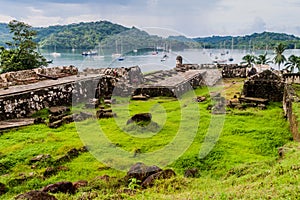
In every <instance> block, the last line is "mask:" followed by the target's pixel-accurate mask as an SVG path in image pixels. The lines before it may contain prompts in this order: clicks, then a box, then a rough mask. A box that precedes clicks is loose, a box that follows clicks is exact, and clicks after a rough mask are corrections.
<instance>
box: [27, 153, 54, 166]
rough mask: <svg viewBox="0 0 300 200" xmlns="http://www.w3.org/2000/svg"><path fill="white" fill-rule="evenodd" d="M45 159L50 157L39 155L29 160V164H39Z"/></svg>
mask: <svg viewBox="0 0 300 200" xmlns="http://www.w3.org/2000/svg"><path fill="white" fill-rule="evenodd" d="M47 159H51V156H50V155H49V154H40V155H38V156H36V157H33V158H31V159H30V164H33V163H36V162H41V161H45V160H47Z"/></svg>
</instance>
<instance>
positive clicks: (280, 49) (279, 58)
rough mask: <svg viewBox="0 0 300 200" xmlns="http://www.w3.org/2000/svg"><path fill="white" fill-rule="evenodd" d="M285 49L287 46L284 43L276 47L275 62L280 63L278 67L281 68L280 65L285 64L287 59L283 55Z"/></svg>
mask: <svg viewBox="0 0 300 200" xmlns="http://www.w3.org/2000/svg"><path fill="white" fill-rule="evenodd" d="M284 50H285V46H284V44H282V43H279V44H278V45H277V46H276V47H275V54H276V55H275V57H274V61H275V64H278V68H279V70H280V65H281V64H283V63H284V62H285V61H286V58H285V56H284V55H283V52H284Z"/></svg>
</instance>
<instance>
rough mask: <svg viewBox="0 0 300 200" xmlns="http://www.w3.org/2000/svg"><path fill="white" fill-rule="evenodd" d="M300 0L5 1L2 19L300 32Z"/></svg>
mask: <svg viewBox="0 0 300 200" xmlns="http://www.w3.org/2000/svg"><path fill="white" fill-rule="evenodd" d="M299 13H300V1H299V0H264V1H263V0H106V1H105V0H98V1H96V0H64V1H59V0H48V1H43V0H14V1H11V0H0V22H5V23H8V22H9V21H10V20H13V19H16V20H18V21H23V22H25V23H27V24H29V25H31V26H34V27H47V26H50V25H65V24H70V23H79V22H91V21H101V20H107V21H111V22H113V23H117V24H121V25H123V26H126V27H132V26H135V27H137V28H140V29H142V30H145V31H147V32H149V33H151V34H157V35H160V36H168V35H184V36H186V37H204V36H212V35H221V36H224V35H233V36H238V35H239V36H243V35H249V34H252V33H255V32H256V33H260V32H263V31H271V32H279V33H288V34H293V35H296V36H300V20H299Z"/></svg>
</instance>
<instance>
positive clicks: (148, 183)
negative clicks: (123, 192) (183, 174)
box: [141, 169, 176, 188]
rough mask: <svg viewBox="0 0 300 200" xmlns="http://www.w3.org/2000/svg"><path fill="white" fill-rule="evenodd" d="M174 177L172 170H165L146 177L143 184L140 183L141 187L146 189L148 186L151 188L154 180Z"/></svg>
mask: <svg viewBox="0 0 300 200" xmlns="http://www.w3.org/2000/svg"><path fill="white" fill-rule="evenodd" d="M174 176H176V173H175V172H174V171H173V170H172V169H166V170H163V171H159V172H157V173H155V174H152V175H150V176H148V177H147V178H146V179H145V180H144V181H143V182H142V185H141V186H142V187H144V188H146V187H149V186H153V185H154V182H155V180H159V179H169V178H172V177H174Z"/></svg>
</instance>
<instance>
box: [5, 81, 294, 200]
mask: <svg viewBox="0 0 300 200" xmlns="http://www.w3.org/2000/svg"><path fill="white" fill-rule="evenodd" d="M233 81H235V82H234V83H233ZM242 81H243V80H230V79H227V80H225V81H224V83H225V84H224V88H225V91H224V92H225V94H226V96H228V97H229V98H232V97H233V96H234V95H236V94H237V93H238V92H240V90H241V85H242ZM209 91H215V89H214V88H209V89H208V88H198V89H196V90H195V91H193V92H190V93H188V94H185V95H184V96H183V97H182V98H180V99H174V98H166V97H161V98H151V99H149V100H148V101H129V102H126V101H125V100H124V102H123V101H122V99H120V100H119V101H120V102H121V103H120V104H118V105H116V106H114V107H113V111H114V112H116V113H117V118H116V119H113V118H111V119H101V120H96V119H89V120H86V121H83V122H79V123H71V124H66V125H63V126H62V127H60V128H57V129H50V128H48V127H47V126H46V125H32V126H28V127H23V128H19V129H17V130H11V131H8V132H5V133H3V134H2V135H1V136H0V143H1V146H0V182H2V183H4V184H6V185H7V186H8V189H9V190H8V192H7V193H6V194H4V195H2V196H0V199H11V198H13V197H14V196H16V195H17V194H20V193H24V192H26V191H30V190H34V189H41V188H42V187H44V186H46V185H48V184H51V183H55V182H58V181H63V180H65V181H72V182H75V181H78V180H87V181H89V185H88V186H87V187H84V188H81V189H79V191H78V192H77V193H76V194H74V195H70V194H54V195H55V196H56V197H57V198H58V199H88V196H90V197H91V199H121V198H123V199H211V198H213V199H240V198H244V199H257V198H262V199H267V198H269V197H270V198H275V199H276V198H294V197H296V195H297V193H298V192H299V190H300V188H299V186H298V185H299V178H298V174H297V173H298V172H299V170H300V165H299V164H298V163H299V160H300V159H299V156H300V155H299V150H298V149H299V145H298V144H297V143H295V142H292V141H291V140H292V136H291V133H290V132H289V125H288V122H287V121H286V120H285V119H284V118H283V110H282V108H281V104H280V103H270V105H268V107H267V109H266V110H259V109H257V108H247V109H245V110H233V109H227V110H226V115H212V114H211V111H210V110H209V109H207V108H208V107H210V106H211V104H213V102H211V98H210V95H209ZM222 94H224V93H222ZM195 96H206V97H207V100H206V101H205V102H201V103H196V102H195V100H194V97H195ZM74 110H80V108H76V109H74ZM141 112H150V113H151V114H152V116H153V118H152V119H153V122H155V123H152V124H149V125H148V126H146V127H139V126H137V125H126V122H127V120H128V119H129V117H130V116H132V115H133V114H136V113H141ZM219 130H220V132H219ZM206 144H209V145H210V146H208V151H207V152H205V153H203V151H204V150H205V148H206V147H207V146H205V145H206ZM83 146H87V147H88V149H89V150H90V151H89V152H82V153H80V154H79V156H78V157H75V158H73V159H71V160H69V161H67V162H62V163H60V165H61V166H64V167H65V170H62V171H59V172H58V173H56V174H53V175H52V176H49V177H46V178H45V177H44V176H43V173H44V172H45V170H46V168H47V167H51V166H52V167H53V166H54V163H55V162H54V161H55V160H57V159H59V158H61V157H62V156H64V155H66V153H67V152H68V151H69V150H71V149H72V148H76V149H80V148H81V147H83ZM204 147H205V148H204ZM279 147H283V148H284V150H285V154H284V157H283V158H279V157H278V148H279ZM203 149H204V150H203ZM206 150H207V149H206ZM136 152H139V155H138V156H135V154H136ZM40 154H50V155H51V159H49V160H48V161H47V162H44V163H42V164H39V165H37V166H33V165H32V164H31V163H30V159H31V158H33V157H34V156H37V155H40ZM201 155H205V156H201ZM137 161H143V162H145V163H146V164H156V165H158V166H161V167H163V168H172V169H173V170H174V171H175V172H176V174H177V176H176V177H175V178H172V179H168V180H160V181H157V182H156V184H155V186H154V187H152V188H148V189H138V190H136V191H135V193H130V194H128V193H126V192H124V189H126V188H128V185H126V184H125V185H124V184H121V185H120V184H119V183H118V181H117V179H120V178H122V177H124V176H125V174H126V170H127V169H128V166H129V165H130V164H131V163H134V162H137ZM190 168H197V169H198V170H199V172H200V173H199V177H197V178H184V177H183V174H184V171H185V170H186V169H190ZM105 174H107V175H109V176H111V177H116V178H115V179H112V180H111V181H110V182H109V183H105V182H103V181H101V180H99V179H96V177H99V176H102V175H105ZM24 177H26V178H25V179H24ZM22 178H23V179H24V180H23V179H22ZM19 179H20V180H22V181H16V180H19Z"/></svg>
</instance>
